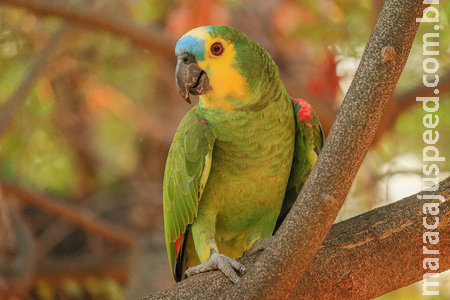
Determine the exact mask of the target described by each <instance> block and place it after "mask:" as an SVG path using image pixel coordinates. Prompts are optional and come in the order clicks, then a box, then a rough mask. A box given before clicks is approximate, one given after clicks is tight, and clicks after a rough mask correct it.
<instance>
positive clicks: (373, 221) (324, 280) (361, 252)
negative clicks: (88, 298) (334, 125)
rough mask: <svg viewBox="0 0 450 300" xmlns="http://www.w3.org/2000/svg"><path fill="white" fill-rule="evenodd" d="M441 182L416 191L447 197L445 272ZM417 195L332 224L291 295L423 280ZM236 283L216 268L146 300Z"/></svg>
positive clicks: (449, 228)
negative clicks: (434, 187)
mask: <svg viewBox="0 0 450 300" xmlns="http://www.w3.org/2000/svg"><path fill="white" fill-rule="evenodd" d="M439 186H440V187H439V189H438V190H437V191H435V192H421V193H418V194H420V195H424V194H433V195H442V196H443V197H444V199H445V202H443V203H440V204H439V213H438V215H437V217H438V218H439V221H440V222H439V225H438V227H437V229H436V230H435V231H437V232H439V238H440V240H439V244H438V245H436V247H434V248H433V249H437V248H438V249H439V253H440V254H439V255H436V256H434V257H439V270H437V271H436V272H444V271H445V270H448V269H450V257H449V256H448V255H445V254H446V253H448V251H450V201H449V200H450V177H448V178H447V179H445V180H444V181H442V182H440V184H439ZM418 194H415V195H411V196H409V197H406V198H404V199H402V200H399V201H397V202H394V203H391V204H388V205H386V206H383V207H379V208H376V209H374V210H371V211H369V212H366V213H364V214H361V215H359V216H356V217H353V218H351V219H348V220H345V221H342V222H339V223H337V224H334V225H333V226H332V227H331V229H330V231H329V232H328V235H327V237H326V239H325V241H324V243H323V245H322V247H321V248H320V250H319V251H318V252H317V255H316V256H315V257H314V259H313V260H312V262H311V264H310V265H309V266H308V269H307V270H306V272H305V274H304V276H303V277H301V276H298V277H297V278H296V285H295V288H294V290H293V293H292V294H291V295H290V298H291V299H369V298H375V297H377V296H380V295H382V294H385V293H388V292H390V291H393V290H396V289H398V288H400V287H403V286H406V285H408V284H411V283H413V282H416V281H419V280H422V278H423V274H424V273H425V272H426V270H424V269H423V267H422V264H423V259H424V257H425V256H424V255H423V254H422V247H423V246H424V243H423V234H424V232H427V229H426V228H425V227H424V226H423V217H424V215H423V212H422V210H423V203H424V202H423V200H420V199H418V198H417V195H418ZM428 201H436V200H427V202H428ZM428 246H432V245H428ZM286 247H287V246H286ZM428 248H430V249H431V247H428ZM297 251H298V250H297ZM264 252H265V251H264ZM298 255H302V253H301V252H298ZM258 256H261V255H259V254H252V255H251V256H244V257H243V258H241V259H240V261H241V262H242V263H244V264H245V265H246V266H247V267H248V268H250V267H251V266H252V265H254V264H255V262H256V261H257V260H258V259H259V257H258ZM291 267H292V266H291ZM233 288H234V286H233V283H231V282H230V281H229V280H228V279H227V278H226V277H225V276H224V275H223V274H222V273H221V272H219V271H214V272H209V273H205V274H202V275H198V276H193V277H191V278H188V279H186V280H184V281H181V282H180V283H178V284H176V285H174V286H172V287H171V288H170V289H167V290H165V291H162V292H159V293H157V294H155V295H153V296H150V297H147V298H146V299H191V298H196V299H218V298H219V299H220V298H225V297H223V295H224V293H225V291H227V290H229V289H233ZM245 295H248V294H245ZM241 298H243V297H240V298H239V299H241Z"/></svg>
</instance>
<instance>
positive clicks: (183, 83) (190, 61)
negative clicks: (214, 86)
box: [175, 53, 211, 103]
mask: <svg viewBox="0 0 450 300" xmlns="http://www.w3.org/2000/svg"><path fill="white" fill-rule="evenodd" d="M175 81H176V83H177V87H178V91H179V92H180V94H181V96H182V97H183V99H184V100H186V102H188V103H191V99H190V98H189V94H192V95H203V94H206V93H207V92H208V91H209V90H211V87H210V85H209V79H208V75H206V72H205V71H203V70H202V69H201V68H200V67H199V66H198V65H197V62H196V60H195V57H194V56H193V55H192V54H186V53H185V54H182V55H180V56H178V60H177V68H176V70H175Z"/></svg>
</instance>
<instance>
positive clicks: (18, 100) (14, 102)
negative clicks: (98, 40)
mask: <svg viewBox="0 0 450 300" xmlns="http://www.w3.org/2000/svg"><path fill="white" fill-rule="evenodd" d="M67 31H68V28H67V26H64V27H63V28H62V29H61V30H60V31H59V32H58V33H56V34H55V35H54V36H53V37H52V38H51V39H50V41H49V43H48V44H47V45H46V46H45V48H44V49H43V50H42V52H41V54H40V55H39V56H38V57H37V58H36V62H35V63H34V65H33V66H32V67H31V69H30V71H29V73H28V75H27V76H26V77H25V78H24V80H23V81H22V83H21V84H20V85H19V87H18V88H17V89H16V90H15V92H14V94H12V95H11V97H10V98H9V99H8V100H6V102H5V104H3V105H2V107H0V138H1V136H2V135H3V134H4V133H5V132H6V130H7V129H8V128H9V126H10V125H11V123H12V120H13V118H14V114H15V112H16V111H17V109H18V108H19V107H20V105H21V104H22V103H23V102H24V101H25V99H26V98H27V95H28V93H29V91H30V89H31V88H32V87H33V84H34V83H35V81H36V80H37V79H38V77H39V75H40V74H41V73H42V72H43V70H44V69H45V67H46V66H47V65H48V62H49V61H50V59H51V58H52V56H53V54H54V53H55V52H56V50H57V49H58V46H59V44H60V42H61V40H62V38H63V37H64V36H65V34H66V33H67Z"/></svg>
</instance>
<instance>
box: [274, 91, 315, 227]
mask: <svg viewBox="0 0 450 300" xmlns="http://www.w3.org/2000/svg"><path fill="white" fill-rule="evenodd" d="M292 105H293V109H294V115H295V149H294V159H293V161H292V168H291V174H290V176H289V181H288V184H287V188H286V194H285V197H284V200H283V206H282V207H281V211H280V215H279V216H278V220H277V224H276V226H275V231H276V230H277V229H278V227H280V225H281V223H282V222H283V220H284V218H285V217H286V216H287V214H288V213H289V211H290V210H291V207H292V205H294V202H295V200H296V199H297V196H298V194H299V193H300V190H301V189H302V187H303V184H304V183H305V182H306V179H307V178H308V176H309V173H310V172H311V170H312V168H313V167H314V164H315V163H316V161H317V157H318V156H319V153H320V151H321V150H322V147H323V143H324V135H323V131H322V126H320V122H319V118H318V117H317V114H316V113H315V112H314V111H313V109H312V108H311V106H310V105H309V103H308V102H306V101H305V100H302V99H292Z"/></svg>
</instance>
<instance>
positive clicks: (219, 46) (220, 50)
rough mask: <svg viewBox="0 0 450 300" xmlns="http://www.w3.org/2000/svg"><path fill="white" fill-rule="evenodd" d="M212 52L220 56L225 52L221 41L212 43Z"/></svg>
mask: <svg viewBox="0 0 450 300" xmlns="http://www.w3.org/2000/svg"><path fill="white" fill-rule="evenodd" d="M211 53H212V54H213V55H215V56H219V55H221V54H222V53H223V46H222V44H221V43H219V42H217V43H214V44H212V45H211Z"/></svg>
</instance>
